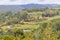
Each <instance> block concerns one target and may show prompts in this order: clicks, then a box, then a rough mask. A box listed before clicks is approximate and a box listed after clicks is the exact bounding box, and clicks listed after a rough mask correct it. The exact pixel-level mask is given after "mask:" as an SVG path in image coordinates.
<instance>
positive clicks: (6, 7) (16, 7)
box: [0, 4, 60, 12]
mask: <svg viewBox="0 0 60 40" xmlns="http://www.w3.org/2000/svg"><path fill="white" fill-rule="evenodd" d="M56 6H60V5H58V4H25V5H0V11H14V12H15V11H19V10H21V9H25V8H31V7H37V8H44V7H48V8H53V7H56Z"/></svg>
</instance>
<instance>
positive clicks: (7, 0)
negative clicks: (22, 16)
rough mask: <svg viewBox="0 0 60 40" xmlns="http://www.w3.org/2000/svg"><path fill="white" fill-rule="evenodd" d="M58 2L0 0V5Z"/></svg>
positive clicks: (53, 1)
mask: <svg viewBox="0 0 60 40" xmlns="http://www.w3.org/2000/svg"><path fill="white" fill-rule="evenodd" d="M31 3H33V4H60V0H0V5H24V4H31Z"/></svg>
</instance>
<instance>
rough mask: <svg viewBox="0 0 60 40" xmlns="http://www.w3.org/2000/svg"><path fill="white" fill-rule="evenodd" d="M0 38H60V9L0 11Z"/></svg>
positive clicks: (0, 39)
mask: <svg viewBox="0 0 60 40" xmlns="http://www.w3.org/2000/svg"><path fill="white" fill-rule="evenodd" d="M0 40H60V9H59V8H58V9H57V8H48V7H45V8H37V7H31V8H25V9H22V10H19V11H17V12H12V11H5V12H0Z"/></svg>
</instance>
